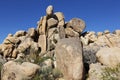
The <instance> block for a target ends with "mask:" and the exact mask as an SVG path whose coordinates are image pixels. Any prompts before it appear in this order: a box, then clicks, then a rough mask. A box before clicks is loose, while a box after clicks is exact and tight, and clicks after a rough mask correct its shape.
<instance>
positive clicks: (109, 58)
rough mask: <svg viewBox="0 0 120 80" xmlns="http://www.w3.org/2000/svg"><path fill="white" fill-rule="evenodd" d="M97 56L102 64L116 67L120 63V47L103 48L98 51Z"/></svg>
mask: <svg viewBox="0 0 120 80" xmlns="http://www.w3.org/2000/svg"><path fill="white" fill-rule="evenodd" d="M96 57H97V59H98V61H99V62H100V63H101V64H103V65H106V66H109V67H115V66H117V65H118V64H120V48H118V47H112V48H102V49H100V50H99V51H98V52H97V53H96Z"/></svg>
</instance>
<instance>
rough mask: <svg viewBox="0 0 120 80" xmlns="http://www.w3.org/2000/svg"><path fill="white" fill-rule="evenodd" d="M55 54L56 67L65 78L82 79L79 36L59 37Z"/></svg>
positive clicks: (68, 79) (67, 79)
mask: <svg viewBox="0 0 120 80" xmlns="http://www.w3.org/2000/svg"><path fill="white" fill-rule="evenodd" d="M55 54H56V62H57V68H58V69H59V70H60V71H61V72H62V73H63V76H64V79H65V80H83V79H82V78H83V68H84V67H83V56H82V45H81V41H80V39H79V38H65V39H60V41H58V43H57V45H56V48H55Z"/></svg>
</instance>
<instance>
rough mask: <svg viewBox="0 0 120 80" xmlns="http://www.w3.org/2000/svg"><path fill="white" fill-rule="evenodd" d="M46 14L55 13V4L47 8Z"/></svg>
mask: <svg viewBox="0 0 120 80" xmlns="http://www.w3.org/2000/svg"><path fill="white" fill-rule="evenodd" d="M46 14H47V15H48V16H51V15H52V14H53V6H52V5H49V6H48V7H47V9H46Z"/></svg>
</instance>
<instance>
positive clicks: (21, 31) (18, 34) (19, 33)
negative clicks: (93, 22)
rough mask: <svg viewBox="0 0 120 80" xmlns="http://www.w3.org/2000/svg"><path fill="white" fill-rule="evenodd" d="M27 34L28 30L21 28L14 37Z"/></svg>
mask: <svg viewBox="0 0 120 80" xmlns="http://www.w3.org/2000/svg"><path fill="white" fill-rule="evenodd" d="M26 34H27V32H26V31H23V30H20V31H17V32H16V33H15V34H14V37H21V36H25V35H26Z"/></svg>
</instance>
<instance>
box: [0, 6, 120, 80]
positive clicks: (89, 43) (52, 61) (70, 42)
mask: <svg viewBox="0 0 120 80" xmlns="http://www.w3.org/2000/svg"><path fill="white" fill-rule="evenodd" d="M85 28H86V25H85V22H84V21H83V20H82V19H79V18H73V19H71V20H70V21H69V22H65V17H64V14H63V13H62V12H54V9H53V6H52V5H50V6H48V7H47V9H46V15H44V16H43V17H41V18H40V20H39V21H38V22H37V28H29V29H28V31H24V30H20V31H17V32H16V33H15V34H8V36H7V37H6V38H5V40H4V41H3V43H2V44H0V66H1V65H4V63H5V65H6V64H8V63H10V64H11V65H10V68H9V67H8V66H7V68H8V70H7V71H11V70H16V73H12V72H10V74H9V73H5V75H2V76H4V78H5V79H4V80H8V79H6V77H7V76H8V75H9V79H12V80H14V78H15V77H16V78H15V80H21V79H22V78H25V79H28V78H29V79H30V78H32V75H33V74H32V73H31V72H30V73H31V75H30V74H29V73H27V72H28V71H32V68H29V67H28V66H26V65H27V64H28V63H26V61H28V62H33V63H36V64H39V65H40V66H41V65H42V66H41V67H42V69H43V68H45V69H46V70H47V68H49V67H50V69H48V71H45V72H47V73H45V75H43V74H39V77H41V75H42V77H45V78H42V79H43V80H48V79H49V80H51V77H54V78H52V80H59V79H62V80H83V77H84V76H85V75H86V74H88V72H89V75H90V77H89V78H88V80H102V79H99V78H100V76H99V74H100V75H101V73H104V72H102V70H101V69H102V68H103V67H115V66H116V65H119V64H120V59H119V57H120V53H119V52H120V49H119V48H120V30H115V31H114V32H112V33H111V32H110V31H109V30H105V31H104V32H97V33H96V32H94V31H86V32H83V31H84V29H85ZM99 50H100V51H99ZM96 53H97V54H96ZM46 57H47V58H46ZM9 61H12V62H9ZM13 61H18V62H23V63H24V65H25V67H24V68H23V63H22V64H18V63H17V62H13ZM42 61H43V62H42ZM6 62H8V63H6ZM97 62H100V63H101V64H97ZM93 63H94V64H93ZM16 66H17V67H16ZM19 66H22V67H20V70H21V69H22V70H24V69H25V68H26V67H28V68H27V69H25V70H24V71H26V70H28V69H29V70H28V71H27V72H23V71H22V70H21V73H22V74H21V73H19V72H18V71H19V69H18V67H19ZM29 66H30V65H29ZM3 67H4V66H3ZM11 67H14V69H12V68H11ZM57 67H58V68H59V69H60V70H61V72H62V73H63V76H64V79H63V77H58V74H59V72H57V73H56V74H55V75H53V73H52V70H51V69H53V70H54V69H55V68H57ZM0 69H1V68H0ZM17 70H18V71H17ZM84 70H85V71H84ZM94 70H96V71H95V73H92V72H93V71H94ZM99 70H100V71H99ZM7 71H6V72H7ZM40 71H41V70H40ZM49 71H51V72H49ZM83 72H84V74H83ZM40 73H41V72H40ZM43 73H44V72H43ZM96 73H97V74H98V75H96ZM23 74H29V75H25V77H22V78H21V77H20V76H21V75H23ZM6 75H7V76H6ZM115 75H116V74H115ZM117 75H119V73H118V74H117ZM5 76H6V77H5ZM37 76H38V75H37ZM56 76H57V77H56ZM18 77H20V79H18ZM47 77H49V78H47ZM110 79H111V78H110ZM38 80H39V79H38ZM106 80H109V79H108V78H107V79H106ZM118 80H119V78H118Z"/></svg>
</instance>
